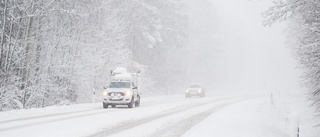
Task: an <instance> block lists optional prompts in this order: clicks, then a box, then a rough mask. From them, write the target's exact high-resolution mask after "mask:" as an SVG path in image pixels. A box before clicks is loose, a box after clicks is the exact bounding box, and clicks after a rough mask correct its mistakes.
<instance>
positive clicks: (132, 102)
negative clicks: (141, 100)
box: [128, 97, 134, 108]
mask: <svg viewBox="0 0 320 137" xmlns="http://www.w3.org/2000/svg"><path fill="white" fill-rule="evenodd" d="M133 105H134V98H133V97H132V98H131V101H130V103H129V104H128V108H133Z"/></svg>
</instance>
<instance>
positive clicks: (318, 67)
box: [264, 0, 320, 114]
mask: <svg viewBox="0 0 320 137" xmlns="http://www.w3.org/2000/svg"><path fill="white" fill-rule="evenodd" d="M319 13H320V1H319V0H277V1H275V2H274V6H272V7H271V8H270V9H269V10H268V11H266V12H265V13H264V16H265V18H266V20H265V21H264V23H265V25H271V24H272V23H274V22H277V21H283V20H288V24H289V27H288V29H289V35H290V36H289V41H288V43H290V44H292V45H294V46H293V47H294V48H293V49H294V51H295V55H296V57H297V59H298V60H299V62H300V67H301V68H303V70H304V71H305V74H304V78H305V80H304V84H305V85H306V86H307V87H308V88H309V90H310V92H309V97H310V99H311V100H312V101H313V105H314V106H315V108H316V111H317V112H318V113H319V114H320V16H319V15H320V14H319Z"/></svg>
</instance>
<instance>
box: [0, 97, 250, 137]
mask: <svg viewBox="0 0 320 137" xmlns="http://www.w3.org/2000/svg"><path fill="white" fill-rule="evenodd" d="M249 98H252V97H248V96H233V97H231V96H211V97H205V98H184V97H183V96H161V97H146V98H144V99H142V104H141V107H138V108H133V109H128V108H126V107H121V106H120V107H118V108H109V109H103V108H102V103H94V104H78V105H70V106H54V107H48V108H44V109H30V110H17V111H9V112H4V113H1V114H0V136H6V137H11V136H24V137H26V136H32V137H36V136H39V137H40V136H41V137H44V136H46V137H51V136H53V137H57V136H59V137H63V136H65V137H72V136H75V137H78V136H89V137H103V136H115V137H116V136H128V135H130V136H131V137H132V136H137V137H138V136H139V137H140V136H152V137H154V136H181V135H182V134H183V133H185V132H186V131H187V130H189V129H190V128H191V127H192V126H194V125H195V124H196V123H198V122H199V121H201V120H203V119H204V118H206V117H207V116H209V115H210V114H211V113H214V112H216V111H218V110H219V109H220V108H223V107H225V106H226V105H230V104H234V103H236V102H238V101H242V100H246V99H249Z"/></svg>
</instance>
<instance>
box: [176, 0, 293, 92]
mask: <svg viewBox="0 0 320 137" xmlns="http://www.w3.org/2000/svg"><path fill="white" fill-rule="evenodd" d="M188 4H189V7H188V8H189V9H188V11H189V15H190V16H189V36H188V37H189V38H188V42H187V43H188V44H187V47H184V48H186V49H181V50H182V51H181V53H182V54H183V55H184V56H185V58H184V59H183V60H182V62H184V63H185V69H186V75H187V81H185V82H186V83H190V82H200V83H204V85H205V87H207V88H210V89H213V90H216V91H218V90H219V91H280V90H281V91H283V90H285V91H291V90H297V87H298V86H299V85H298V79H299V77H298V76H299V74H298V73H299V72H298V70H297V69H296V64H295V63H296V62H295V59H294V58H293V56H292V55H291V51H290V47H288V46H286V45H285V24H284V23H278V24H275V25H274V26H272V27H264V26H262V25H261V24H262V20H263V18H262V16H261V12H262V11H264V10H266V9H267V8H268V7H269V6H270V5H271V1H268V0H264V1H254V0H252V1H249V0H190V1H189V3H188ZM181 53H178V54H181Z"/></svg>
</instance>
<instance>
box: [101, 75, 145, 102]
mask: <svg viewBox="0 0 320 137" xmlns="http://www.w3.org/2000/svg"><path fill="white" fill-rule="evenodd" d="M103 96H104V97H103V108H108V106H109V105H111V106H112V107H116V105H128V107H129V108H132V107H133V106H136V107H138V106H140V95H139V93H138V91H137V87H135V86H134V85H133V82H130V81H121V82H111V83H110V85H109V87H108V88H107V89H106V90H105V91H104V92H103Z"/></svg>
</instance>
